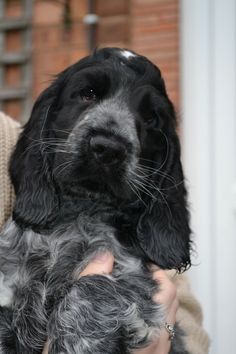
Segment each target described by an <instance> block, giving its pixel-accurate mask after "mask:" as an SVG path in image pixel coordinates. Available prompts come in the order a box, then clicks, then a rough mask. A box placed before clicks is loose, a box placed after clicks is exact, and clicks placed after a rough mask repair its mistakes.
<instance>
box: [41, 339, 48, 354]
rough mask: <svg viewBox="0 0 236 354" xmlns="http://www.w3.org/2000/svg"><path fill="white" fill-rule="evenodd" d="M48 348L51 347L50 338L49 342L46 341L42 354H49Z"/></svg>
mask: <svg viewBox="0 0 236 354" xmlns="http://www.w3.org/2000/svg"><path fill="white" fill-rule="evenodd" d="M48 349H49V340H47V342H46V343H45V345H44V348H43V352H42V354H48Z"/></svg>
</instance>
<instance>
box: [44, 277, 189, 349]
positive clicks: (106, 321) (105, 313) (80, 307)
mask: <svg viewBox="0 0 236 354" xmlns="http://www.w3.org/2000/svg"><path fill="white" fill-rule="evenodd" d="M156 290H157V285H156V283H155V282H154V281H153V280H152V279H151V276H149V277H147V274H143V275H142V274H140V273H139V274H136V275H135V274H120V276H119V277H116V278H113V277H111V276H101V275H93V276H85V277H82V278H81V279H80V280H79V281H77V282H75V283H74V285H73V286H72V288H71V289H70V291H69V292H68V294H67V295H66V296H65V298H64V299H63V300H62V301H61V302H60V304H59V306H58V307H57V308H56V309H55V310H54V312H53V313H52V315H51V317H50V321H49V330H48V332H49V339H50V346H49V354H58V353H60V354H66V353H70V354H94V353H96V354H127V353H131V352H132V351H133V350H134V349H135V348H141V347H145V346H147V345H148V344H149V343H150V342H151V340H152V339H154V338H155V336H156V337H158V335H159V331H160V329H161V327H162V325H163V324H164V311H163V309H162V308H161V306H158V305H157V304H155V303H154V302H153V301H152V296H153V294H154V292H155V291H156ZM171 354H188V353H187V352H186V351H185V350H184V346H183V345H182V342H181V338H179V337H177V338H176V339H175V342H174V343H173V346H172V351H171Z"/></svg>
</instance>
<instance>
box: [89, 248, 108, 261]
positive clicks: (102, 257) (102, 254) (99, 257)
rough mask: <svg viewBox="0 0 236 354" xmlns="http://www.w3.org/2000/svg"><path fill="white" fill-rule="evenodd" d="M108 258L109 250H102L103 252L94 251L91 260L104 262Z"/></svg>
mask: <svg viewBox="0 0 236 354" xmlns="http://www.w3.org/2000/svg"><path fill="white" fill-rule="evenodd" d="M108 258H109V252H107V251H104V252H98V253H96V254H95V256H94V258H93V259H92V260H93V261H94V262H97V263H104V262H106V261H107V260H108Z"/></svg>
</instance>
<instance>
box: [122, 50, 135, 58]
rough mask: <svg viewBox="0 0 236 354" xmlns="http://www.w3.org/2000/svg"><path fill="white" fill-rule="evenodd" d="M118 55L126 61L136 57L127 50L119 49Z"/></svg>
mask: <svg viewBox="0 0 236 354" xmlns="http://www.w3.org/2000/svg"><path fill="white" fill-rule="evenodd" d="M120 55H121V56H123V57H124V58H126V59H130V58H135V57H137V55H136V54H134V53H132V52H131V51H129V50H127V49H121V50H120Z"/></svg>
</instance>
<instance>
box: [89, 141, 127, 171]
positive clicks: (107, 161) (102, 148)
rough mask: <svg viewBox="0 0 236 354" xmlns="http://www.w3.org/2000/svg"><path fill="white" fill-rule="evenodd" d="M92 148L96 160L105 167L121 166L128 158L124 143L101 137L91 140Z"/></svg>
mask: <svg viewBox="0 0 236 354" xmlns="http://www.w3.org/2000/svg"><path fill="white" fill-rule="evenodd" d="M90 148H91V151H92V153H93V156H94V158H95V159H96V160H97V161H98V162H99V163H102V164H104V165H115V164H119V163H121V162H122V161H123V160H124V159H125V156H126V148H125V146H124V144H123V143H120V142H119V141H116V140H113V139H110V138H108V137H104V136H101V135H98V136H95V137H92V138H91V139H90Z"/></svg>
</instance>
